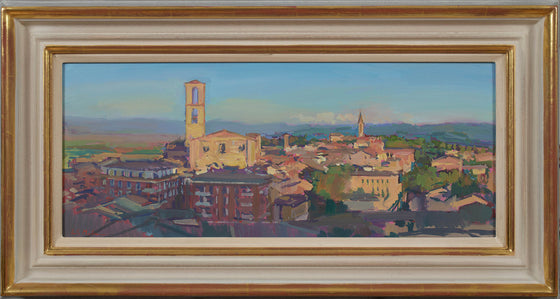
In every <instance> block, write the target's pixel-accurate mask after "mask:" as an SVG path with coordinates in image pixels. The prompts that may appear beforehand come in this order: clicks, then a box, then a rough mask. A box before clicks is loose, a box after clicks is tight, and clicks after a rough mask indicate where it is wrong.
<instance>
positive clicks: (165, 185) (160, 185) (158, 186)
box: [103, 179, 179, 190]
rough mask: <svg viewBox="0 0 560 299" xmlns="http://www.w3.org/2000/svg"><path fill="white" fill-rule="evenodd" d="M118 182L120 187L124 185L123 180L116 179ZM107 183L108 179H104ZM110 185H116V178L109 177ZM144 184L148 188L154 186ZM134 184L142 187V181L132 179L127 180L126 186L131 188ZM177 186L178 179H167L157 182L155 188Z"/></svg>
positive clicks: (136, 186)
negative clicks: (131, 180)
mask: <svg viewBox="0 0 560 299" xmlns="http://www.w3.org/2000/svg"><path fill="white" fill-rule="evenodd" d="M116 183H117V186H118V187H119V188H122V187H123V181H116ZM105 184H106V180H103V185H105ZM109 185H110V186H111V187H114V186H115V180H112V179H109ZM144 185H145V186H146V188H152V186H153V184H152V183H144ZM132 186H135V188H136V189H140V188H141V187H142V183H140V182H136V183H134V182H130V181H127V182H126V188H128V189H130V188H132ZM177 186H179V180H177V181H165V182H162V183H159V184H156V185H155V188H163V190H165V189H167V188H173V187H177Z"/></svg>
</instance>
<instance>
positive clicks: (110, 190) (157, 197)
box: [101, 175, 185, 202]
mask: <svg viewBox="0 0 560 299" xmlns="http://www.w3.org/2000/svg"><path fill="white" fill-rule="evenodd" d="M183 180H184V178H183V177H181V176H178V175H174V176H170V177H166V178H163V179H159V180H145V179H140V178H130V177H122V176H107V175H105V176H103V177H102V186H101V191H103V192H105V193H107V195H108V196H109V198H116V197H119V196H123V195H126V194H135V195H141V196H144V197H146V198H148V199H150V200H152V201H158V202H159V201H163V200H168V201H175V198H176V196H177V195H181V194H184V193H185V192H184V190H183V188H184V182H183ZM183 197H184V196H183Z"/></svg>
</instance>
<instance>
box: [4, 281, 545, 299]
mask: <svg viewBox="0 0 560 299" xmlns="http://www.w3.org/2000/svg"><path fill="white" fill-rule="evenodd" d="M156 292H157V293H156ZM154 293H155V294H157V295H158V296H185V295H188V296H235V297H238V296H271V297H273V296H298V295H299V296H302V295H303V296H337V297H338V296H371V295H372V294H375V295H376V296H395V295H396V294H398V295H400V296H420V295H422V296H462V295H463V296H464V295H470V296H484V295H487V296H491V295H493V296H520V295H525V296H550V295H551V293H550V291H549V289H548V288H547V287H545V286H544V285H541V284H472V283H464V284H463V283H457V284H373V283H372V284H157V283H142V284H134V283H125V284H117V283H113V284H112V283H95V284H94V283H91V284H90V283H77V284H64V283H52V284H51V283H19V284H16V285H14V286H12V287H11V288H9V289H8V290H6V291H5V292H4V293H3V295H8V296H15V295H18V296H38V295H41V296H45V295H50V296H57V295H59V296H63V295H70V294H71V295H75V296H84V295H90V296H91V295H103V296H145V295H147V294H154Z"/></svg>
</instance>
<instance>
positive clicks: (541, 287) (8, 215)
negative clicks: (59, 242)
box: [1, 6, 558, 296]
mask: <svg viewBox="0 0 560 299" xmlns="http://www.w3.org/2000/svg"><path fill="white" fill-rule="evenodd" d="M301 17H305V18H333V17H334V18H350V19H352V18H422V19H430V18H441V19H460V18H481V17H486V18H508V17H518V18H535V17H544V18H545V22H544V29H545V30H544V45H543V49H544V50H543V51H544V53H543V54H544V62H543V63H544V66H545V67H544V79H543V81H544V82H543V83H544V104H545V107H544V111H545V112H544V128H545V131H544V147H543V151H544V162H545V163H544V165H545V169H544V174H545V176H544V177H545V181H544V189H545V190H544V197H545V201H544V202H545V207H544V208H545V211H551V212H549V213H545V215H544V217H545V219H544V240H549V242H546V243H545V244H543V247H544V272H545V273H544V274H545V283H544V284H529V285H527V284H521V285H520V284H492V285H478V284H455V285H453V291H450V290H449V286H448V285H446V284H343V285H335V286H327V285H325V286H320V285H299V284H287V285H275V284H273V285H270V284H258V285H257V284H249V285H242V286H241V285H240V286H236V285H216V284H195V285H169V284H166V285H162V284H142V285H138V284H94V285H95V289H92V288H91V286H92V284H72V285H68V284H48V283H45V284H42V283H16V284H14V269H15V267H14V238H15V236H14V221H15V219H14V201H15V200H16V199H15V198H14V185H15V179H14V177H13V173H14V171H15V165H14V160H13V157H14V156H15V145H14V140H15V136H14V135H15V83H16V82H15V56H16V53H15V32H14V20H15V19H18V18H21V19H40V18H41V19H92V18H95V19H104V18H105V19H107V18H111V19H130V18H137V19H143V18H272V19H273V18H301ZM336 47H337V48H339V49H340V51H342V50H343V51H344V52H345V53H347V52H348V51H358V52H359V51H366V50H364V49H360V47H355V46H348V47H347V48H346V49H343V47H341V46H336ZM458 47H459V48H463V51H465V48H468V47H465V46H458ZM63 48H66V50H69V49H68V47H63ZM63 48H58V47H51V48H49V50H50V51H54V52H47V51H45V56H44V61H45V71H47V72H48V71H49V70H50V67H51V66H50V61H51V60H50V59H51V58H52V56H50V55H52V54H53V53H64V51H62V50H63ZM144 48H145V47H144ZM164 48H165V49H164V50H165V51H164V52H165V53H170V52H173V51H180V49H178V48H174V47H164ZM236 48H241V47H236ZM249 48H250V47H249ZM275 48H278V47H275ZM307 48H308V50H307V51H309V49H311V48H312V47H309V46H308V47H307ZM397 48H398V47H391V46H387V47H385V48H384V51H388V52H390V53H395V52H396V51H399V50H398V49H397ZM403 48H404V50H402V49H401V51H403V52H404V53H414V49H412V47H411V46H408V49H406V48H407V46H405V47H403ZM416 48H417V49H416V51H418V47H416ZM428 48H429V47H426V49H423V50H431V52H430V53H447V52H441V50H438V49H441V47H437V48H435V47H434V48H432V49H428ZM506 48H507V46H506ZM83 49H84V48H83V47H76V48H75V49H74V51H82V50H83ZM198 49H199V50H205V51H211V49H210V48H209V47H204V46H200V47H198ZM556 49H557V7H555V6H507V7H496V6H494V7H488V6H466V7H456V6H455V7H451V6H441V7H437V6H430V7H244V8H235V7H217V8H208V7H189V8H185V7H182V8H172V7H165V8H155V7H151V8H143V7H127V8H122V7H120V8H118V9H115V8H109V7H94V8H91V7H90V8H87V7H80V8H40V7H31V8H2V89H3V93H2V269H1V270H2V294H3V295H20V296H23V295H39V294H43V295H44V294H51V295H55V294H73V295H80V294H84V295H85V294H88V295H92V294H105V295H107V294H112V295H117V294H128V295H136V294H144V295H145V294H148V293H150V292H151V291H153V289H154V288H157V289H158V290H159V291H161V293H160V294H162V295H180V294H187V293H188V294H190V295H224V294H230V295H278V294H284V295H297V294H299V295H301V294H306V295H328V294H330V295H332V294H336V295H343V294H346V295H371V294H376V295H391V294H392V295H394V294H400V295H418V294H422V295H446V294H454V295H464V294H475V293H476V294H484V295H509V294H516V295H519V294H532V295H554V294H556V293H557V292H558V282H557V269H556V268H557V266H556V265H557V248H558V240H557V230H558V227H557V178H558V174H557V169H556V165H557V164H556V163H557V153H558V148H557V117H558V116H557V113H556V112H557V108H558V106H557V93H558V90H557V50H556ZM55 50H61V51H62V52H56V51H55ZM253 50H254V49H253ZM261 50H262V49H261ZM292 50H293V51H294V53H297V52H298V51H306V50H304V49H292ZM314 50H315V51H318V52H322V50H320V49H314ZM494 50H497V51H502V52H500V53H504V54H506V55H510V56H508V73H507V76H508V81H507V82H508V83H507V84H508V94H507V97H508V108H507V109H508V110H507V123H508V132H507V144H508V145H509V144H510V142H513V136H514V135H513V131H512V129H511V128H510V127H511V126H509V124H512V121H513V105H511V104H509V103H510V101H509V99H510V97H512V95H513V80H511V79H512V78H513V56H512V55H511V54H512V51H513V49H511V48H510V49H504V48H502V49H494ZM96 51H101V52H102V51H106V53H111V51H115V52H118V53H130V52H127V51H130V49H126V47H110V46H108V47H103V46H101V47H98V49H97V50H96ZM146 51H148V52H147V53H151V52H149V51H154V52H155V53H157V51H161V49H159V50H158V49H157V47H151V48H146ZM244 51H249V52H250V49H248V48H247V49H244ZM269 51H272V52H273V53H275V52H274V51H275V50H273V49H269ZM369 51H371V49H370V50H369ZM458 51H460V50H458ZM470 51H474V50H472V49H471V50H470ZM205 53H211V52H205ZM233 53H235V52H233ZM244 53H247V52H244ZM467 53H473V52H468V50H467ZM48 73H49V74H50V72H48ZM47 79H48V77H45V82H44V84H45V85H44V88H45V92H46V98H45V99H46V102H45V104H46V106H45V113H46V114H45V116H46V117H45V123H44V125H45V132H47V138H45V156H44V158H45V174H48V173H49V171H50V165H49V163H50V157H51V147H50V146H51V144H50V138H48V136H50V135H49V134H51V127H50V126H51V121H52V120H51V119H50V117H47V116H49V115H50V109H52V107H51V106H50V102H49V100H48V99H49V97H48V95H49V94H50V85H49V82H50V80H47ZM512 144H513V143H512ZM507 165H508V169H507V173H508V178H507V192H508V195H507V198H508V200H509V199H510V198H511V197H510V196H509V195H511V194H510V193H509V192H510V191H512V190H510V188H511V187H512V186H513V175H511V176H510V171H512V172H511V174H513V152H512V153H511V155H510V153H509V152H508V157H507ZM510 167H511V169H510ZM48 183H49V175H46V176H45V186H46V190H45V195H47V197H46V199H49V198H50V197H49V195H48V194H50V190H51V189H50V188H51V186H50V185H49V184H48ZM511 200H512V199H511ZM45 204H46V208H47V209H46V210H45V211H46V214H45V219H44V225H45V253H47V254H80V255H83V254H96V255H97V254H99V253H100V251H99V249H96V250H95V252H93V251H92V250H91V249H88V248H83V249H77V248H71V249H68V250H69V251H65V249H64V248H52V247H51V246H52V243H51V241H52V239H51V236H50V225H51V223H50V209H51V208H52V207H51V206H50V200H46V201H45ZM511 206H512V205H511V202H510V203H509V205H508V207H511ZM507 215H508V216H507V217H508V220H507V223H508V227H511V228H512V227H513V226H512V225H513V222H512V221H513V208H508V211H507ZM510 225H511V226H510ZM507 235H508V238H507V246H506V247H505V248H495V249H490V250H489V249H488V248H484V249H482V251H484V252H481V251H479V249H476V248H474V249H472V250H473V251H470V250H471V249H467V250H465V249H463V251H460V252H459V251H457V252H455V253H454V252H453V249H450V248H447V249H440V248H436V249H427V250H431V251H430V252H427V251H423V253H419V254H442V255H447V254H468V255H480V254H512V253H513V230H512V229H508V234H507ZM354 249H355V248H354ZM119 250H121V249H120V248H119V249H118V250H117V251H114V249H113V251H111V249H108V251H107V252H104V253H102V254H112V255H114V254H135V255H143V254H153V250H152V249H144V248H122V252H118V251H119ZM162 250H163V251H165V249H162ZM251 250H252V249H248V251H246V252H244V253H243V252H238V253H237V254H244V255H263V254H270V255H274V254H275V252H274V251H275V249H274V248H270V250H271V251H270V252H263V251H262V250H261V251H260V252H254V251H253V252H251ZM266 250H269V249H266ZM281 250H283V252H282V253H281V254H282V255H286V254H288V255H289V254H293V255H302V252H298V250H297V249H294V250H292V249H289V250H286V249H285V248H283V249H281ZM321 250H322V249H321ZM327 250H328V249H327ZM370 250H371V249H370ZM418 250H421V251H422V250H426V249H425V248H424V249H422V248H403V249H402V251H400V250H399V251H398V253H397V254H406V255H410V254H415V253H417V252H418ZM125 251H127V252H125ZM391 251H392V252H395V249H391ZM491 251H492V252H491ZM157 254H158V255H177V254H185V251H181V252H177V251H176V249H171V250H169V251H167V252H157ZM189 254H196V252H191V253H189ZM199 254H200V253H199ZM204 254H205V255H208V252H207V251H205V253H204ZM214 254H216V255H221V254H225V252H220V251H219V250H217V251H215V252H214ZM230 254H231V253H230ZM276 254H280V252H276ZM317 254H319V255H329V254H331V255H347V254H353V255H370V254H391V253H389V252H382V251H379V252H377V253H374V252H371V251H368V249H365V251H363V250H362V249H358V250H356V252H354V253H349V252H347V251H345V250H344V249H342V248H336V249H334V250H332V251H331V252H324V251H321V252H318V253H317ZM220 286H222V287H220Z"/></svg>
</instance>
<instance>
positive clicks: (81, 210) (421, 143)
mask: <svg viewBox="0 0 560 299" xmlns="http://www.w3.org/2000/svg"><path fill="white" fill-rule="evenodd" d="M495 76H496V71H495V64H494V63H491V62H486V63H484V62H476V63H475V62H468V63H467V62H465V63H459V62H457V63H451V62H433V63H432V62H422V63H420V62H395V63H392V62H200V63H197V62H187V63H65V64H64V65H63V115H64V120H63V127H64V128H63V130H64V131H63V134H64V137H63V151H64V153H63V167H62V169H63V197H64V198H63V201H62V204H63V207H61V208H62V209H63V236H64V237H313V238H317V237H363V238H367V237H398V238H413V237H467V238H476V237H480V238H488V237H491V238H493V237H495V236H496V224H495V222H496V221H495V215H496V213H495V210H496V208H497V207H496V187H495V185H496V177H495V168H496V167H495V146H496V144H495V142H496V141H495V139H496V138H495V135H496V127H495V109H496V108H495V105H496V104H495V103H496V80H495ZM502 208H503V207H502Z"/></svg>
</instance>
